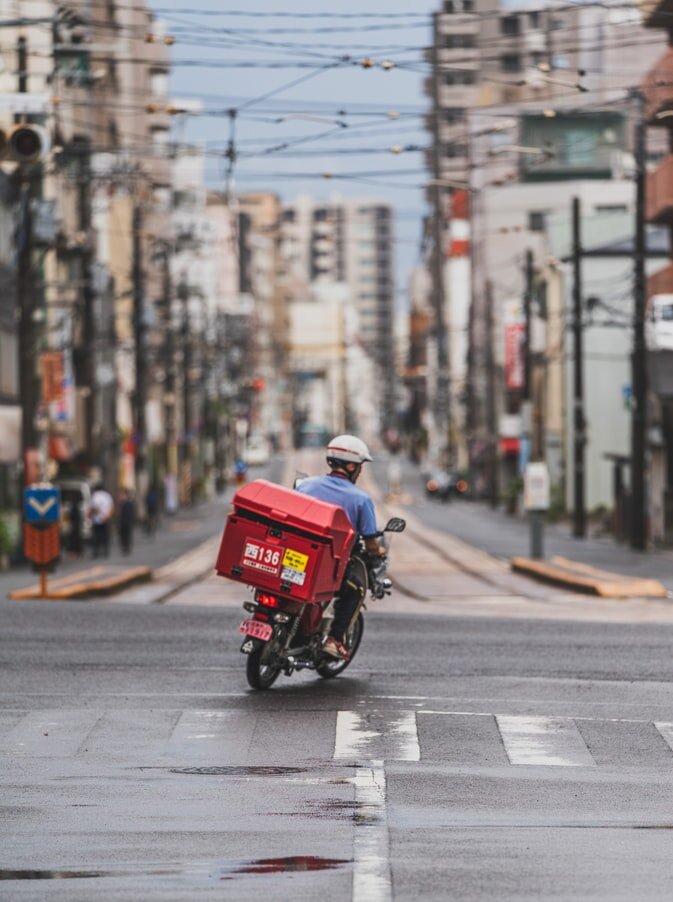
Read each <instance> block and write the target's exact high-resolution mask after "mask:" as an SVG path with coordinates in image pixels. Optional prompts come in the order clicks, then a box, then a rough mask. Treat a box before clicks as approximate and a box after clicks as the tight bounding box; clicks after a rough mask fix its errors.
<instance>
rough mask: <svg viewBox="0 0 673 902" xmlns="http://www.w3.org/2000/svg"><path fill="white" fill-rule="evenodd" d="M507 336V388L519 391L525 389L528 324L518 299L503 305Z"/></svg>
mask: <svg viewBox="0 0 673 902" xmlns="http://www.w3.org/2000/svg"><path fill="white" fill-rule="evenodd" d="M503 327H504V335H505V388H506V389H507V390H508V391H517V390H520V389H522V388H523V387H524V379H525V373H524V344H525V339H526V324H525V320H524V315H523V308H522V306H521V301H520V300H519V299H518V298H516V299H513V300H510V301H505V303H504V305H503Z"/></svg>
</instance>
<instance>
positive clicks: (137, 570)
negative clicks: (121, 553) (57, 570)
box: [9, 567, 152, 601]
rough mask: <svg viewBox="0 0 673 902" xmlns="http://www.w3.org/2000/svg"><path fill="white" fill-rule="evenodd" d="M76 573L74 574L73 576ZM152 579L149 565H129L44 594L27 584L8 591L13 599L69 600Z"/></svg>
mask: <svg viewBox="0 0 673 902" xmlns="http://www.w3.org/2000/svg"><path fill="white" fill-rule="evenodd" d="M76 577H77V574H74V578H76ZM151 579H152V570H151V569H150V568H149V567H131V568H130V569H128V570H124V571H123V572H122V573H119V574H117V575H116V576H108V577H102V578H100V579H94V580H91V581H89V582H82V581H79V582H73V583H71V584H70V585H65V586H62V587H61V588H58V589H52V590H51V591H48V592H47V594H46V595H41V594H40V587H39V586H29V587H28V588H27V589H16V590H15V591H14V592H10V593H9V598H10V599H12V600H13V601H26V600H34V599H47V600H53V601H58V600H61V601H69V600H72V599H81V600H84V599H87V598H93V597H95V596H99V595H111V594H112V593H114V592H118V591H119V590H120V589H126V588H128V587H129V586H132V585H134V584H135V583H140V582H149V581H151Z"/></svg>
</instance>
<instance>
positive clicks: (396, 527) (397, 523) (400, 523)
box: [383, 517, 407, 532]
mask: <svg viewBox="0 0 673 902" xmlns="http://www.w3.org/2000/svg"><path fill="white" fill-rule="evenodd" d="M406 527H407V521H406V520H403V519H402V517H391V518H390V520H388V522H387V523H386V528H385V529H384V530H383V531H384V532H404V530H405V529H406Z"/></svg>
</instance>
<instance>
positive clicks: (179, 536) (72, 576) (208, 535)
mask: <svg viewBox="0 0 673 902" xmlns="http://www.w3.org/2000/svg"><path fill="white" fill-rule="evenodd" d="M283 467H284V461H283V459H282V458H276V459H274V460H273V461H272V462H271V463H270V464H269V466H267V467H264V468H259V469H258V468H256V469H255V470H253V471H251V473H250V478H251V479H257V478H269V479H272V480H273V479H278V478H280V474H281V473H282V471H283ZM234 491H235V489H234V487H233V486H230V487H229V488H228V489H227V491H226V493H225V494H223V495H221V496H219V497H217V498H214V499H212V500H211V501H204V502H201V503H199V504H196V505H194V506H193V507H189V508H184V509H182V510H180V511H178V513H176V514H175V515H174V516H171V517H168V516H164V517H162V519H161V521H160V524H159V528H158V529H157V532H156V533H155V535H154V536H148V535H147V534H146V532H145V530H144V528H143V527H142V525H141V526H139V527H137V528H136V529H135V531H134V541H133V550H132V552H131V554H128V555H123V554H122V553H121V551H120V548H119V544H118V541H117V536H116V534H114V535H113V542H112V547H111V551H110V556H109V557H108V558H98V559H96V560H94V559H92V556H91V551H90V549H87V553H86V555H85V556H83V557H82V558H80V559H79V560H75V561H73V560H69V559H68V558H67V557H64V558H63V559H62V560H61V562H60V563H59V565H58V567H57V568H56V570H55V572H54V573H52V574H50V575H49V582H50V583H51V582H54V583H57V582H59V581H61V580H65V579H66V578H67V580H68V582H70V581H75V580H76V578H77V575H78V574H82V575H83V574H85V573H87V574H89V575H87V576H83V580H84V581H86V580H91V579H98V578H99V575H100V574H94V576H93V577H91V576H90V574H91V572H92V571H93V569H94V568H95V567H97V566H99V565H100V566H103V567H105V568H106V569H107V570H109V571H110V573H111V574H119V573H121V572H123V571H125V570H131V569H132V568H139V567H149V568H150V570H151V571H158V570H160V569H161V568H165V567H169V568H170V567H171V565H172V562H174V561H175V560H177V559H178V558H180V557H182V556H183V555H185V554H186V553H187V552H189V551H190V550H192V549H196V548H197V547H199V546H203V545H205V543H206V542H208V541H209V540H215V541H216V540H217V538H219V536H220V535H221V532H222V529H223V528H224V521H225V517H226V515H227V513H228V510H229V501H230V498H231V496H232V495H233V493H234ZM160 575H161V574H160ZM37 582H39V577H38V574H37V573H35V572H34V571H33V569H32V567H31V566H30V565H28V564H26V565H23V566H21V567H14V568H12V569H10V570H9V572H8V573H2V574H0V598H8V597H9V594H10V593H11V592H15V591H17V590H19V589H25V588H28V587H30V586H34V585H35V584H36V583H37ZM19 603H20V602H18V601H17V604H19Z"/></svg>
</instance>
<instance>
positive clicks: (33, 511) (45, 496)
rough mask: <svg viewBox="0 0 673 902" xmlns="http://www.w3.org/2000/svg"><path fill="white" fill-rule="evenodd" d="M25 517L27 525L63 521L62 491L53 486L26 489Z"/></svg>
mask: <svg viewBox="0 0 673 902" xmlns="http://www.w3.org/2000/svg"><path fill="white" fill-rule="evenodd" d="M23 516H24V519H25V521H26V523H34V524H38V523H58V521H59V520H60V519H61V490H60V489H57V488H56V487H55V486H53V485H48V486H29V487H28V488H27V489H24V492H23Z"/></svg>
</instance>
